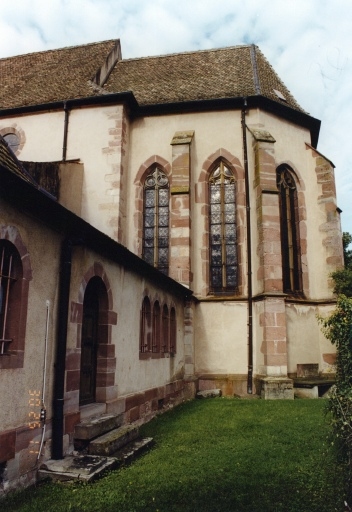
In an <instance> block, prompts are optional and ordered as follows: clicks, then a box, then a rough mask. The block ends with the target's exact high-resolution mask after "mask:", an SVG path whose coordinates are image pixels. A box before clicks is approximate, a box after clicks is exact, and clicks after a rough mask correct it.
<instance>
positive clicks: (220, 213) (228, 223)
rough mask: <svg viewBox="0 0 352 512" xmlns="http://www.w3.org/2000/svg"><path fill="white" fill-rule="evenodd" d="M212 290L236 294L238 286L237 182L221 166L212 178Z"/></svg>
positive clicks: (218, 166)
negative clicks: (234, 292)
mask: <svg viewBox="0 0 352 512" xmlns="http://www.w3.org/2000/svg"><path fill="white" fill-rule="evenodd" d="M209 203H210V205H209V207H210V215H209V224H210V225H209V232H210V244H209V246H210V258H209V260H210V288H211V290H212V291H213V292H226V291H235V290H236V289H237V285H238V275H237V274H238V262H237V230H236V182H235V177H234V175H233V172H232V171H231V169H229V168H228V167H227V166H226V165H225V164H224V163H223V162H220V163H219V164H218V165H217V166H216V167H215V169H214V170H213V172H212V173H211V175H210V177H209Z"/></svg>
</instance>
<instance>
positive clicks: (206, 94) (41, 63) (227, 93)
mask: <svg viewBox="0 0 352 512" xmlns="http://www.w3.org/2000/svg"><path fill="white" fill-rule="evenodd" d="M116 44H117V41H114V40H111V41H104V42H101V43H93V44H87V45H83V46H75V47H70V48H63V49H59V50H50V51H45V52H37V53H31V54H28V55H21V56H18V57H10V58H7V59H0V77H1V87H0V108H3V109H7V108H13V107H23V106H29V105H38V104H43V103H50V102H55V101H64V100H69V99H77V98H84V97H89V96H97V95H100V94H103V93H104V92H105V94H106V93H119V92H126V91H132V92H133V94H134V96H135V97H136V99H137V101H138V103H139V104H140V105H155V104H167V103H175V102H176V103H177V102H188V101H195V100H210V99H221V98H240V97H245V96H258V95H259V96H264V97H267V98H269V99H271V100H274V101H276V102H278V103H281V104H284V105H287V106H289V107H291V108H293V109H295V110H298V111H301V112H303V110H302V109H301V107H300V106H299V105H298V103H297V102H296V101H295V99H294V98H293V96H292V95H291V94H290V92H289V91H288V89H287V88H286V86H285V85H284V84H283V83H282V82H281V80H280V78H279V77H278V76H277V74H276V73H275V71H274V70H273V68H272V67H271V66H270V64H269V63H268V61H267V60H266V58H265V57H264V56H263V54H262V53H261V51H260V50H259V48H257V47H256V46H254V45H243V46H234V47H230V48H222V49H217V50H204V51H196V52H185V53H179V54H171V55H162V56H158V57H144V58H136V59H126V60H124V59H121V60H119V61H118V62H117V63H116V64H115V65H114V67H113V69H112V72H111V74H110V75H109V76H108V79H107V82H106V83H105V84H103V88H102V87H100V86H97V87H94V86H93V85H92V82H91V80H92V79H93V77H94V76H95V75H96V73H97V71H98V70H99V69H100V68H102V67H103V66H104V63H105V66H107V67H109V65H111V62H110V61H109V63H108V64H107V63H106V62H107V61H106V59H107V57H108V55H109V53H110V52H112V51H113V49H114V47H116ZM112 64H114V62H112ZM104 72H105V71H104ZM97 76H99V75H97ZM100 76H102V75H100ZM275 90H277V91H279V95H280V94H281V95H282V97H284V98H285V100H286V101H285V100H284V99H282V98H280V96H278V95H277V93H275Z"/></svg>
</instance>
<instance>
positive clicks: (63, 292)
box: [52, 239, 73, 460]
mask: <svg viewBox="0 0 352 512" xmlns="http://www.w3.org/2000/svg"><path fill="white" fill-rule="evenodd" d="M72 247H73V241H72V240H71V239H66V240H64V241H63V242H62V246H61V262H60V278H59V303H58V327H57V342H56V343H57V344H56V362H55V366H54V400H53V441H52V458H53V459H56V460H58V459H63V435H64V425H63V422H64V388H65V370H66V364H65V363H66V342H67V325H68V310H69V296H70V282H71V260H72Z"/></svg>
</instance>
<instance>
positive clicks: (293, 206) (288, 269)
mask: <svg viewBox="0 0 352 512" xmlns="http://www.w3.org/2000/svg"><path fill="white" fill-rule="evenodd" d="M276 183H277V188H278V190H279V198H280V227H281V254H282V278H283V291H284V292H285V293H294V294H297V293H299V292H301V291H302V271H301V256H300V237H299V218H298V197H297V187H296V183H295V180H294V178H293V175H292V173H291V172H290V171H289V170H288V169H287V168H286V167H280V168H279V169H278V170H277V172H276Z"/></svg>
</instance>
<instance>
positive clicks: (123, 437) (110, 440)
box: [89, 425, 139, 456]
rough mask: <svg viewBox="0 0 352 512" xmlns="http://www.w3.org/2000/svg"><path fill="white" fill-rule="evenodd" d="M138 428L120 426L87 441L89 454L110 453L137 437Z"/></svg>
mask: <svg viewBox="0 0 352 512" xmlns="http://www.w3.org/2000/svg"><path fill="white" fill-rule="evenodd" d="M138 434H139V429H138V427H136V426H132V425H129V426H125V427H120V428H117V429H115V430H112V431H111V432H108V433H106V434H104V435H102V436H100V437H98V438H96V439H93V440H92V441H91V442H90V443H89V453H90V454H91V455H105V456H107V455H111V454H112V453H115V452H117V450H119V449H120V448H122V447H123V446H125V445H127V444H128V443H130V442H131V441H134V440H135V439H137V437H138Z"/></svg>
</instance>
